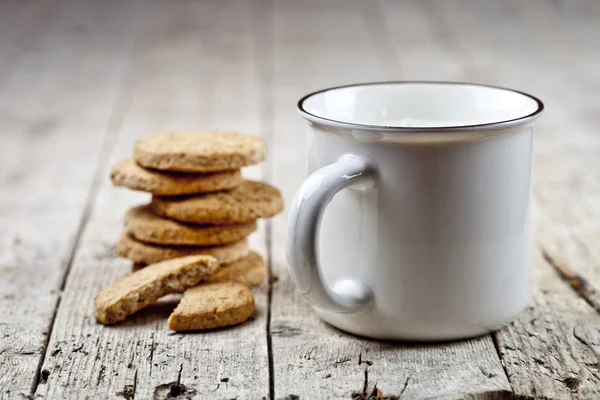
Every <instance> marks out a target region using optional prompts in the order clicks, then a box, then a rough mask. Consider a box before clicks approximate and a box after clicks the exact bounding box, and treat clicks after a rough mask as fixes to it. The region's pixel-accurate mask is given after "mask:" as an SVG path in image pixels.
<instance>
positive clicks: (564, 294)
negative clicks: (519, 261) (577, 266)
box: [496, 251, 600, 399]
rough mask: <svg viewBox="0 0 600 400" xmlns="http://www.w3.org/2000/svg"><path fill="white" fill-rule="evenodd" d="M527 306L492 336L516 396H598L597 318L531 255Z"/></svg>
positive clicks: (599, 345) (599, 352) (599, 319)
mask: <svg viewBox="0 0 600 400" xmlns="http://www.w3.org/2000/svg"><path fill="white" fill-rule="evenodd" d="M533 258H534V260H533V271H532V280H531V281H532V293H533V294H532V300H531V302H530V305H529V307H527V309H526V310H525V311H524V312H523V313H522V314H521V315H520V316H519V318H517V320H515V321H514V322H513V323H511V324H510V325H509V326H507V327H506V328H504V329H502V330H501V331H500V332H498V333H497V334H496V338H497V343H498V348H499V351H500V355H501V357H502V361H503V363H504V365H505V367H506V371H507V374H508V378H509V380H510V383H511V385H512V388H513V391H514V395H515V396H516V397H517V398H528V399H529V398H533V399H538V398H544V399H565V398H578V399H594V398H598V397H599V396H600V373H599V372H598V362H599V361H600V358H599V357H600V316H599V315H598V313H597V312H596V311H595V310H594V309H593V308H592V307H590V305H589V304H587V303H586V301H585V300H584V299H582V298H581V297H579V296H577V294H576V293H575V292H573V291H572V290H571V288H570V287H569V286H568V285H567V284H566V283H565V282H563V281H562V280H561V279H560V278H559V276H558V275H557V273H556V271H554V270H553V269H552V267H551V266H550V265H549V264H548V263H547V262H546V261H544V259H543V257H542V254H541V253H540V252H539V251H537V252H536V254H535V255H534V257H533Z"/></svg>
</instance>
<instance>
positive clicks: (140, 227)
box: [125, 205, 256, 246]
mask: <svg viewBox="0 0 600 400" xmlns="http://www.w3.org/2000/svg"><path fill="white" fill-rule="evenodd" d="M125 230H126V231H127V233H129V234H130V235H131V236H133V237H134V238H135V239H138V240H141V241H143V242H149V243H157V244H172V245H188V246H190V245H193V246H214V245H222V244H227V243H233V242H237V241H239V240H242V239H243V238H245V237H246V236H248V235H250V234H251V233H252V232H254V231H255V230H256V221H250V222H246V223H242V224H234V225H198V224H189V223H182V222H177V221H174V220H171V219H166V218H162V217H159V216H157V215H156V214H154V213H153V212H152V210H151V208H150V206H149V205H143V206H138V207H134V208H131V209H130V210H129V211H128V212H127V214H126V215H125Z"/></svg>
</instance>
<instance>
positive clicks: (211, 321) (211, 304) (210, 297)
mask: <svg viewBox="0 0 600 400" xmlns="http://www.w3.org/2000/svg"><path fill="white" fill-rule="evenodd" d="M255 312H256V309H255V306H254V297H253V296H252V292H251V291H250V289H248V287H247V286H245V285H242V284H241V283H236V282H217V283H207V284H204V285H200V286H196V287H194V288H191V289H188V290H186V291H185V292H184V293H183V298H182V299H181V301H180V302H179V304H178V305H177V307H176V308H175V310H174V311H173V313H172V314H171V315H170V316H169V322H168V324H169V329H171V330H173V331H195V330H202V329H214V328H221V327H224V326H230V325H237V324H240V323H242V322H244V321H246V320H247V319H249V318H250V317H252V316H253V315H254V313H255Z"/></svg>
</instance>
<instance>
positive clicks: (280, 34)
mask: <svg viewBox="0 0 600 400" xmlns="http://www.w3.org/2000/svg"><path fill="white" fill-rule="evenodd" d="M340 4H341V3H340V2H335V1H322V2H318V3H317V2H309V3H306V2H304V3H303V4H302V5H301V6H300V5H298V4H297V3H293V2H284V1H280V2H277V3H276V4H275V7H276V13H275V17H276V21H275V36H274V37H275V39H274V40H275V43H274V45H275V48H274V52H275V55H276V59H275V71H276V75H275V76H276V79H275V81H274V83H273V86H274V89H273V90H274V95H273V101H274V127H275V128H274V132H275V135H274V145H273V147H274V148H275V149H277V151H276V152H275V154H274V155H273V157H274V160H275V169H274V172H273V174H274V182H275V183H276V184H277V185H278V186H279V187H281V188H282V190H283V192H284V194H285V196H286V198H288V201H289V200H290V199H291V197H292V195H293V193H294V191H295V190H296V189H297V188H298V186H299V185H300V183H301V182H302V180H303V179H304V177H305V172H304V167H303V166H304V165H305V161H304V154H303V152H302V151H301V150H303V149H304V148H305V135H304V134H303V130H302V122H301V120H300V118H299V117H298V116H297V115H295V110H294V104H295V101H296V100H297V99H298V98H299V97H300V96H301V95H303V94H305V93H306V92H308V91H310V90H312V89H319V88H322V87H326V86H332V85H336V84H343V83H349V82H357V81H374V80H383V79H400V78H406V79H432V78H436V79H457V78H460V77H461V74H462V72H463V69H462V68H463V67H462V65H461V62H460V60H459V59H458V57H457V56H456V54H455V52H454V50H453V49H452V48H450V49H448V48H447V47H446V46H445V44H444V43H443V42H442V43H440V41H439V38H438V36H439V35H443V34H444V33H443V32H435V31H433V29H434V28H435V29H438V28H437V22H438V21H437V19H435V20H432V19H431V16H430V15H429V14H428V13H427V10H426V9H423V8H421V7H420V5H419V4H420V3H418V2H415V3H412V5H411V4H408V3H399V2H389V3H381V6H382V7H383V9H382V10H381V13H378V12H375V11H373V10H371V9H369V8H368V7H366V6H365V7H364V8H363V5H362V4H359V3H353V4H352V5H353V6H352V7H348V6H347V5H348V3H347V2H345V3H344V4H345V5H346V7H342V6H341V5H340ZM369 5H371V6H372V3H369ZM381 15H383V16H384V17H385V20H380V19H378V18H380V16H381ZM333 20H335V21H336V23H335V24H332V23H331V21H333ZM307 21H310V30H309V32H308V33H306V32H305V30H306V26H305V25H306V24H307ZM366 26H368V27H369V29H371V30H370V31H369V32H370V33H368V32H367V31H365V27H366ZM375 27H379V28H375ZM388 35H389V37H387V36H388ZM381 40H386V41H387V43H383V44H382V43H378V41H381ZM389 51H394V53H393V54H392V56H393V57H394V58H395V59H390V58H389V56H390V55H389V54H387V52H389ZM415 53H416V54H417V55H416V56H414V57H413V56H412V54H415ZM395 63H396V64H397V65H399V68H400V71H395V70H394V64H395ZM440 65H448V68H446V69H442V70H439V69H437V68H436V67H437V66H440ZM285 226H286V221H285V216H282V217H279V218H277V219H276V220H275V222H274V224H273V231H274V234H273V262H274V270H275V273H276V274H277V275H278V277H279V280H278V281H277V282H276V283H274V284H273V301H272V321H271V335H272V344H273V361H274V366H273V369H274V373H275V375H274V381H275V398H281V397H284V396H286V395H289V394H296V395H299V396H300V397H301V398H323V399H325V398H349V397H350V394H351V393H352V392H353V391H360V390H362V387H363V379H364V376H363V373H364V370H363V368H362V367H361V366H359V365H358V359H359V355H360V356H362V359H367V360H369V361H371V362H373V363H374V364H373V366H372V367H370V369H369V375H370V385H373V384H374V383H377V386H378V387H379V388H381V390H383V392H385V393H390V394H394V395H397V396H398V395H402V396H403V398H404V397H408V398H425V397H440V398H464V397H470V398H493V397H498V398H503V397H510V386H509V384H508V381H507V378H506V375H505V374H504V371H503V369H502V366H501V364H500V359H499V357H498V355H497V352H496V350H495V348H494V344H493V342H492V340H491V337H490V336H485V337H483V338H479V339H476V340H470V341H463V342H456V343H451V344H438V345H401V344H393V343H386V342H377V341H370V340H364V339H360V338H357V337H353V336H350V335H347V334H344V333H341V332H340V331H338V330H335V329H333V328H331V327H329V326H327V325H326V324H324V323H323V322H322V321H320V320H319V319H318V317H316V316H315V315H314V314H313V312H312V310H311V308H310V307H309V305H308V304H307V303H306V302H305V301H304V300H303V299H302V298H301V296H300V295H299V294H298V292H297V291H296V290H295V288H294V287H293V284H292V282H291V281H290V278H289V275H288V272H287V270H286V268H287V267H286V263H285V255H284V235H285Z"/></svg>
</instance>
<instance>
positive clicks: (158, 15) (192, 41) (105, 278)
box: [36, 1, 269, 399]
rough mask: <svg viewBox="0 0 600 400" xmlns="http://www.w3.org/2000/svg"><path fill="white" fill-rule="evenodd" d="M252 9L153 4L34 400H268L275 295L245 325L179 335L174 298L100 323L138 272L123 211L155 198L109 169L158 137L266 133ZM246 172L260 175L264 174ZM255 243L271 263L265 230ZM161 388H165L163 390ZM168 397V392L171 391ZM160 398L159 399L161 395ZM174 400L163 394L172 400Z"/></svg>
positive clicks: (262, 296)
mask: <svg viewBox="0 0 600 400" xmlns="http://www.w3.org/2000/svg"><path fill="white" fill-rule="evenodd" d="M249 6H250V4H249V3H248V2H177V3H172V2H169V3H164V2H158V1H152V2H147V3H146V4H145V5H144V7H145V13H146V18H148V19H149V20H150V22H149V23H148V27H151V29H150V30H149V31H147V33H146V35H145V36H144V39H143V41H142V45H141V46H140V49H139V51H138V54H137V55H136V57H135V60H134V64H135V68H136V71H137V72H136V74H135V82H134V87H135V91H134V93H133V95H132V97H131V98H130V101H129V105H128V110H127V113H126V115H125V116H124V120H123V122H122V123H121V124H120V126H119V127H117V129H116V132H115V137H114V146H113V148H112V152H111V155H110V157H109V163H108V164H107V165H104V166H103V167H102V171H101V173H100V178H99V179H100V181H101V185H100V188H99V192H98V193H99V194H98V197H97V198H96V199H95V201H94V209H93V212H92V213H91V216H90V219H89V223H88V225H87V227H86V229H85V231H84V234H83V236H82V242H81V245H80V247H79V249H78V251H77V255H76V257H75V260H74V263H73V267H72V271H71V274H70V275H69V278H68V281H67V284H66V287H65V291H64V293H63V296H62V301H61V305H60V308H59V310H58V313H57V317H56V324H55V329H54V331H53V333H52V337H51V339H50V344H49V349H48V353H47V356H46V359H45V360H44V365H43V370H45V371H48V377H47V379H46V381H45V382H43V383H42V384H40V386H39V387H38V391H37V393H36V395H41V396H43V397H46V398H75V397H90V398H107V397H114V396H116V394H117V393H120V394H121V396H123V393H127V395H131V396H135V398H140V399H148V398H152V397H153V396H154V395H155V392H156V391H157V390H160V387H161V385H166V384H168V383H170V382H173V381H180V382H181V383H182V384H184V385H185V386H186V387H187V388H189V390H193V391H194V392H195V393H196V396H197V397H196V398H209V397H210V398H236V397H237V398H251V399H260V398H266V397H268V396H269V378H268V354H267V342H266V321H267V319H266V316H267V289H268V285H267V284H264V285H263V286H262V287H259V288H257V289H255V290H254V293H255V300H256V304H257V317H256V318H255V319H254V320H253V321H249V322H247V323H245V324H243V325H241V326H238V327H233V328H229V329H223V330H216V331H212V332H206V333H190V334H173V333H172V332H170V331H168V329H167V327H166V319H167V317H168V315H169V313H170V312H171V310H172V309H173V307H174V306H175V304H176V299H177V297H171V298H170V299H165V300H164V301H162V302H161V303H160V304H158V305H155V306H153V307H149V308H148V309H146V310H144V311H142V312H140V313H138V314H137V315H136V316H134V317H133V318H131V319H130V320H128V321H126V322H125V323H123V324H120V325H118V326H114V327H105V326H101V325H99V324H97V323H96V322H95V320H94V318H93V316H92V311H93V297H94V295H95V293H96V292H97V291H98V289H99V288H101V287H102V286H103V285H105V284H107V283H108V282H110V281H113V280H115V279H117V278H118V277H120V276H122V275H124V274H126V273H127V272H129V271H130V268H131V264H130V262H128V261H127V260H124V259H121V258H118V257H117V256H116V255H115V253H114V251H113V246H114V243H115V241H116V239H117V238H118V235H119V233H120V230H121V229H122V218H123V215H124V213H125V211H126V209H127V208H128V207H130V206H132V205H135V204H138V203H141V202H144V201H147V199H148V198H147V196H145V195H144V194H140V193H134V192H131V191H127V190H123V189H117V188H113V187H112V186H111V185H110V182H109V180H108V171H109V168H110V164H112V163H114V162H116V161H117V160H119V159H122V158H126V157H129V156H130V155H131V151H132V148H133V144H134V142H135V140H137V139H138V138H140V137H142V136H145V135H148V134H151V133H154V132H156V131H161V130H170V129H185V128H194V127H201V128H215V129H224V130H228V129H231V130H240V131H247V132H249V133H253V134H257V135H260V134H261V132H260V131H259V130H258V129H259V127H260V125H263V124H262V123H261V122H260V121H259V118H258V116H259V113H258V107H259V102H260V100H261V99H260V98H259V91H258V89H257V79H256V70H257V68H258V63H259V62H260V57H259V55H258V54H256V52H255V46H256V44H255V43H254V38H253V30H254V26H253V21H252V12H251V11H252V10H251V8H250V7H249ZM245 173H246V175H249V176H252V177H254V178H259V177H260V176H261V175H262V171H261V168H260V167H251V168H248V170H247V171H245ZM251 246H252V247H253V248H255V249H257V250H258V251H260V252H261V253H263V254H264V255H266V248H265V246H266V236H265V234H264V227H263V229H261V231H260V233H257V234H255V235H254V236H253V237H252V239H251ZM163 388H164V386H163ZM167 392H168V389H167ZM159 398H162V397H159ZM165 398H166V397H165Z"/></svg>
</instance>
